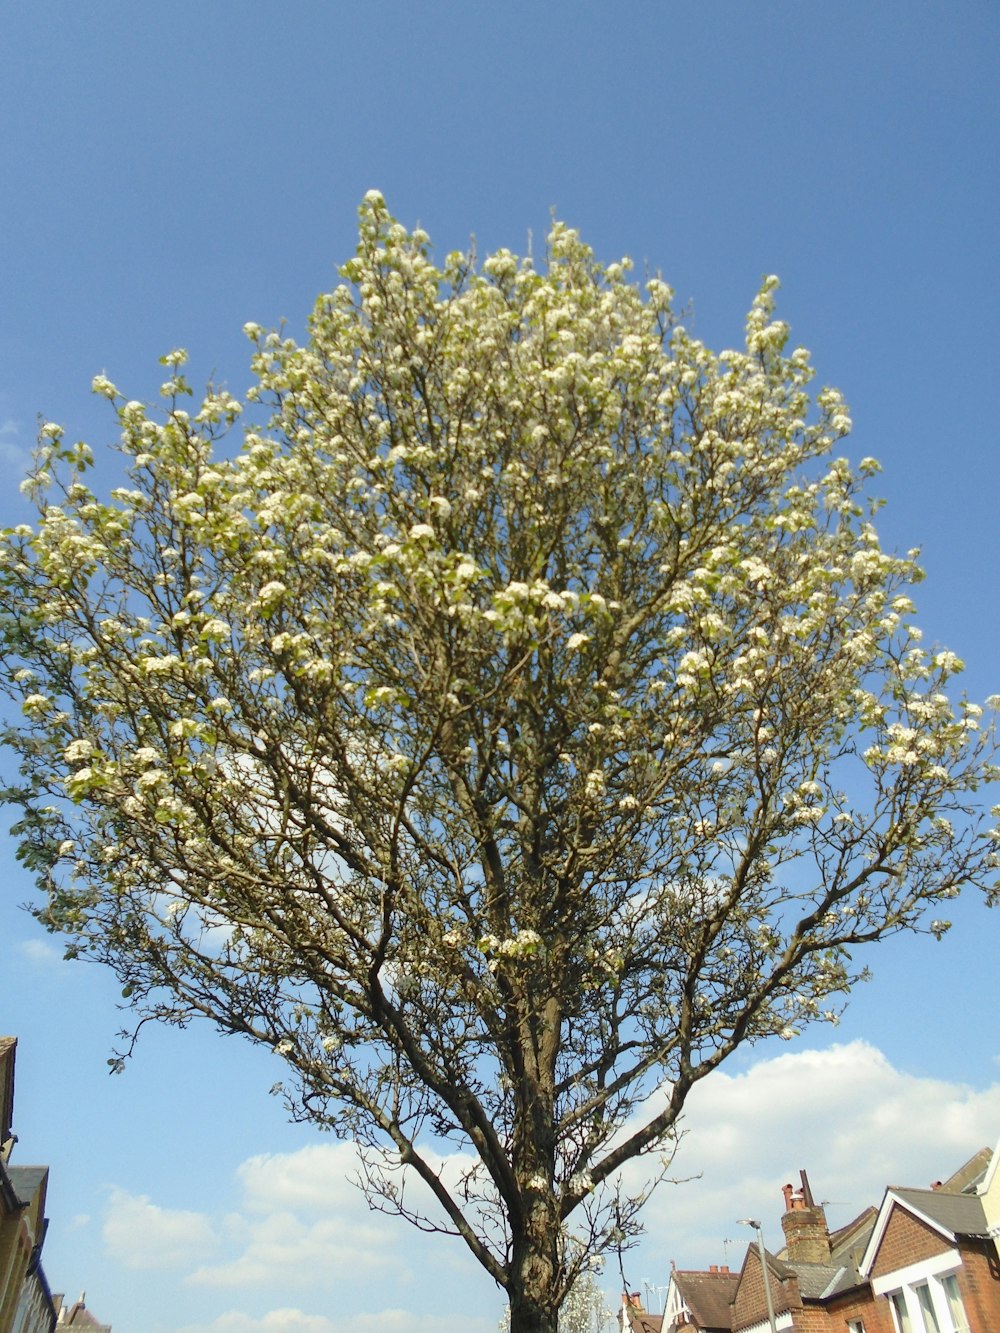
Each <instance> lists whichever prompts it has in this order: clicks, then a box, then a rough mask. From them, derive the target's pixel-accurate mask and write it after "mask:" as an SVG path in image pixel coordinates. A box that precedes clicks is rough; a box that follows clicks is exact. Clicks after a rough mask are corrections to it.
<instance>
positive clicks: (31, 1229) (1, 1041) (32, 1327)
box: [0, 1037, 110, 1333]
mask: <svg viewBox="0 0 1000 1333" xmlns="http://www.w3.org/2000/svg"><path fill="white" fill-rule="evenodd" d="M16 1053H17V1039H16V1038H14V1037H0V1333H55V1330H56V1328H57V1326H59V1325H62V1324H76V1325H78V1326H79V1327H81V1328H83V1327H87V1328H90V1329H91V1330H92V1333H100V1331H101V1330H103V1333H110V1325H107V1324H99V1323H98V1322H97V1320H95V1319H94V1317H93V1316H92V1315H91V1314H90V1312H89V1311H88V1310H87V1309H86V1306H85V1305H84V1303H83V1298H82V1297H81V1298H80V1300H79V1301H78V1302H77V1303H76V1305H74V1306H72V1307H64V1306H63V1302H62V1297H60V1296H53V1295H52V1293H51V1292H50V1290H49V1285H48V1282H47V1281H46V1278H45V1271H44V1269H43V1268H42V1259H41V1256H42V1244H43V1242H44V1240H45V1232H46V1228H47V1226H48V1219H47V1218H46V1216H45V1198H46V1193H47V1191H48V1181H49V1168H48V1167H47V1166H19V1165H18V1166H15V1165H12V1164H11V1160H10V1158H11V1154H12V1152H13V1149H14V1145H15V1144H16V1142H17V1136H16V1135H15V1134H14V1133H13V1131H12V1128H11V1125H12V1121H13V1117H14V1061H15V1056H16Z"/></svg>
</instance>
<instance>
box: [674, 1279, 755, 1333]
mask: <svg viewBox="0 0 1000 1333" xmlns="http://www.w3.org/2000/svg"><path fill="white" fill-rule="evenodd" d="M738 1282H739V1275H738V1274H736V1273H731V1272H730V1271H729V1266H728V1265H727V1264H721V1265H720V1264H712V1265H710V1267H709V1268H708V1269H707V1270H706V1271H704V1272H697V1271H693V1270H691V1269H677V1268H675V1269H674V1270H673V1272H672V1273H671V1274H670V1285H669V1286H668V1287H667V1299H666V1304H665V1306H664V1315H663V1318H664V1320H665V1322H666V1324H667V1325H668V1327H669V1328H671V1329H674V1330H676V1329H690V1330H692V1333H695V1330H697V1333H727V1331H728V1330H729V1329H731V1328H732V1326H733V1325H732V1312H731V1310H730V1306H731V1305H732V1302H733V1298H734V1296H735V1295H736V1286H737V1283H738Z"/></svg>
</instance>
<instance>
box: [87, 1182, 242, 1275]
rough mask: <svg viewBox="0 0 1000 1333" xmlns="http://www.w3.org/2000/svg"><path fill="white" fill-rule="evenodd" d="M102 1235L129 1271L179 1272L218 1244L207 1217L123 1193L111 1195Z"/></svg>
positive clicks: (115, 1192) (120, 1191) (110, 1250)
mask: <svg viewBox="0 0 1000 1333" xmlns="http://www.w3.org/2000/svg"><path fill="white" fill-rule="evenodd" d="M102 1235H103V1237H104V1244H105V1247H106V1249H107V1250H108V1252H109V1254H110V1255H111V1256H112V1257H113V1258H114V1259H116V1260H117V1261H118V1262H119V1263H121V1264H123V1265H124V1266H125V1267H126V1268H143V1269H152V1268H179V1267H182V1266H184V1265H186V1264H190V1263H192V1262H194V1261H195V1260H196V1259H199V1258H201V1257H203V1256H204V1254H205V1253H206V1252H211V1251H212V1250H214V1249H215V1247H216V1245H217V1244H218V1236H217V1234H216V1232H215V1230H214V1229H213V1227H212V1224H211V1222H210V1221H209V1219H208V1217H206V1215H205V1214H204V1213H196V1212H191V1211H188V1210H187V1209H183V1208H161V1207H159V1205H157V1204H155V1203H150V1201H149V1197H148V1196H147V1195H145V1194H129V1193H128V1191H127V1190H123V1189H113V1190H112V1191H111V1194H110V1197H109V1199H108V1204H107V1210H106V1212H105V1217H104V1226H103V1228H102Z"/></svg>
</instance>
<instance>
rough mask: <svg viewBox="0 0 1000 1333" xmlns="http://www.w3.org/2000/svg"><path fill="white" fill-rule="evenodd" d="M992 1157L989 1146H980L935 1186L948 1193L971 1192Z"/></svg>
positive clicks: (986, 1169) (987, 1168)
mask: <svg viewBox="0 0 1000 1333" xmlns="http://www.w3.org/2000/svg"><path fill="white" fill-rule="evenodd" d="M992 1157H993V1151H992V1149H991V1148H980V1149H979V1151H978V1152H977V1153H973V1155H972V1156H971V1157H970V1158H969V1160H968V1161H967V1162H963V1163H962V1165H961V1166H960V1167H959V1168H958V1170H957V1171H955V1172H954V1173H953V1174H952V1175H950V1176H949V1177H948V1179H947V1180H943V1181H942V1182H941V1184H940V1185H938V1186H937V1187H936V1188H937V1189H938V1190H946V1191H947V1192H948V1193H949V1194H965V1193H971V1191H972V1190H973V1189H975V1187H976V1186H977V1185H978V1184H979V1183H980V1182H981V1181H982V1180H983V1178H984V1177H985V1175H986V1173H987V1171H988V1170H989V1166H990V1162H991V1160H992Z"/></svg>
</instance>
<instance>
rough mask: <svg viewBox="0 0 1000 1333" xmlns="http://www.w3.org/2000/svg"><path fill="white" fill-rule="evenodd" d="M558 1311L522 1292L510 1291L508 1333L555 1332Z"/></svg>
mask: <svg viewBox="0 0 1000 1333" xmlns="http://www.w3.org/2000/svg"><path fill="white" fill-rule="evenodd" d="M558 1327H559V1311H558V1310H556V1309H554V1308H553V1307H552V1306H551V1305H549V1304H547V1303H545V1302H542V1301H538V1300H533V1299H532V1298H531V1297H530V1296H527V1295H526V1294H524V1293H523V1292H521V1293H515V1292H514V1291H511V1293H510V1333H557V1329H558Z"/></svg>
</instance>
